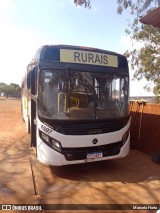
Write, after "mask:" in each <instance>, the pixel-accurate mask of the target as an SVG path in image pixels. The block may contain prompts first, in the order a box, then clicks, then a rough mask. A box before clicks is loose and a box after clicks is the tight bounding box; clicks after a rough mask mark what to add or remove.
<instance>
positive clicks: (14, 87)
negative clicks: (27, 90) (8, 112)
mask: <svg viewBox="0 0 160 213" xmlns="http://www.w3.org/2000/svg"><path fill="white" fill-rule="evenodd" d="M0 93H4V94H5V96H6V97H7V98H8V96H9V95H20V93H21V87H20V86H19V85H18V84H14V83H11V84H9V85H8V84H5V83H3V82H2V83H0Z"/></svg>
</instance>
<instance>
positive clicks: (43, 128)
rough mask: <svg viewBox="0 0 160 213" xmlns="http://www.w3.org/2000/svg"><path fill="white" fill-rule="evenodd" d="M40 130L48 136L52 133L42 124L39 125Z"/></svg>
mask: <svg viewBox="0 0 160 213" xmlns="http://www.w3.org/2000/svg"><path fill="white" fill-rule="evenodd" d="M41 129H42V130H43V131H44V132H45V133H47V134H50V133H51V132H52V129H50V128H49V127H46V126H44V125H43V124H42V125H41Z"/></svg>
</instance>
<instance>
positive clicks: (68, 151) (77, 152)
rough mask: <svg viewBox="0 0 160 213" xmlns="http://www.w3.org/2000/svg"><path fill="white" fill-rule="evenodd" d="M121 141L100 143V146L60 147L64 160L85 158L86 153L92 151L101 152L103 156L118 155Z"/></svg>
mask: <svg viewBox="0 0 160 213" xmlns="http://www.w3.org/2000/svg"><path fill="white" fill-rule="evenodd" d="M122 145H123V144H122V141H120V142H116V143H112V144H107V145H102V146H93V147H83V148H81V147H79V148H62V154H63V155H64V156H65V158H66V160H68V161H73V160H85V159H87V154H88V153H93V152H102V153H103V157H109V156H114V155H118V154H119V153H120V149H121V147H122Z"/></svg>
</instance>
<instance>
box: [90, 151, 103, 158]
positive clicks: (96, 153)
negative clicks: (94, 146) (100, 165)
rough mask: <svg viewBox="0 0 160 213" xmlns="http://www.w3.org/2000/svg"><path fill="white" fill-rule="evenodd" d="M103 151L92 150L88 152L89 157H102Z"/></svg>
mask: <svg viewBox="0 0 160 213" xmlns="http://www.w3.org/2000/svg"><path fill="white" fill-rule="evenodd" d="M102 157H103V154H102V152H92V153H88V154H87V159H95V158H102Z"/></svg>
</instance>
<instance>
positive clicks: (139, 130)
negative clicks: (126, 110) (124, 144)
mask: <svg viewBox="0 0 160 213" xmlns="http://www.w3.org/2000/svg"><path fill="white" fill-rule="evenodd" d="M130 109H131V117H132V120H131V148H136V149H139V150H140V151H142V152H144V153H147V154H151V153H153V152H160V104H147V103H145V102H143V101H136V102H131V104H130Z"/></svg>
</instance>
